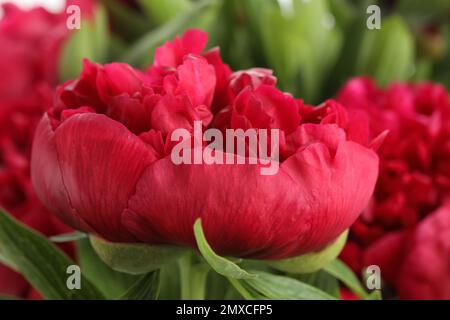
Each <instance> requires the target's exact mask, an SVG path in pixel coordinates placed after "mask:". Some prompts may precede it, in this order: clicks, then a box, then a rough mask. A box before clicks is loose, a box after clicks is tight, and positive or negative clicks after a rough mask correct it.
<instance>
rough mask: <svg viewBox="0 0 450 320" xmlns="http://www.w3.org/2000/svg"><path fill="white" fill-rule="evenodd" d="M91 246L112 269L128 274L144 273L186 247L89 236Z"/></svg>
mask: <svg viewBox="0 0 450 320" xmlns="http://www.w3.org/2000/svg"><path fill="white" fill-rule="evenodd" d="M90 240H91V244H92V248H94V250H95V252H96V253H97V254H98V256H99V257H100V258H101V259H102V260H103V261H104V262H105V263H106V264H107V265H108V266H110V267H111V268H112V269H114V270H116V271H120V272H125V273H129V274H146V273H148V272H150V271H154V270H156V269H159V268H161V267H162V266H163V265H165V264H167V263H171V262H173V261H175V260H177V259H178V258H180V257H181V256H182V255H183V253H185V252H186V248H183V247H177V246H171V245H148V244H145V243H118V242H109V241H106V240H104V239H101V238H98V237H95V236H92V235H91V236H90Z"/></svg>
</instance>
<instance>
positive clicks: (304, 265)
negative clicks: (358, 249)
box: [268, 230, 348, 273]
mask: <svg viewBox="0 0 450 320" xmlns="http://www.w3.org/2000/svg"><path fill="white" fill-rule="evenodd" d="M347 236H348V230H345V231H344V232H343V233H341V235H340V236H339V237H337V239H336V240H334V241H333V242H332V243H331V244H329V245H328V246H326V247H325V248H323V249H322V250H320V251H316V252H310V253H306V254H303V255H300V256H297V257H292V258H288V259H282V260H274V261H269V262H268V264H269V265H270V266H271V267H273V268H275V269H278V270H281V271H285V272H290V273H312V272H316V271H318V270H320V269H322V268H323V267H325V266H326V265H327V264H329V263H330V262H331V261H333V260H334V259H336V258H337V256H338V255H339V253H341V251H342V249H343V248H344V245H345V243H346V241H347Z"/></svg>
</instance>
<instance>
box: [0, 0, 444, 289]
mask: <svg viewBox="0 0 450 320" xmlns="http://www.w3.org/2000/svg"><path fill="white" fill-rule="evenodd" d="M5 3H14V4H15V5H17V6H19V7H20V8H22V9H26V10H27V11H26V12H25V11H22V12H19V11H18V10H16V8H15V7H12V6H5V7H3V8H1V9H0V11H1V12H0V17H2V16H3V18H0V19H2V20H1V21H0V52H1V53H2V54H1V55H0V206H2V207H5V208H6V209H7V210H8V211H10V212H11V213H12V214H14V216H16V217H17V218H18V219H20V220H21V221H23V222H25V223H26V224H28V225H30V226H32V227H33V228H35V229H37V230H39V231H41V232H43V233H45V234H46V235H53V234H58V233H62V232H63V231H64V230H65V229H64V228H63V227H61V226H60V225H59V224H58V223H56V222H54V221H53V218H51V216H50V215H48V213H47V212H46V210H45V209H44V208H43V207H42V206H41V205H40V204H39V202H38V200H37V198H36V196H35V195H34V191H33V190H32V186H31V183H30V179H29V157H30V153H31V144H32V137H33V133H34V129H35V126H36V124H37V122H38V121H39V119H40V117H41V116H42V114H43V113H44V112H45V110H46V106H48V105H50V104H51V101H52V99H53V94H52V90H54V88H55V87H56V85H57V84H58V83H62V82H63V81H66V80H68V79H71V78H75V77H77V76H78V75H79V72H80V70H81V67H82V60H83V58H88V59H90V60H92V61H95V62H99V63H106V62H111V61H122V62H127V63H130V64H132V65H134V66H136V67H139V68H146V67H147V66H148V65H149V64H150V62H151V61H152V60H153V53H154V50H155V48H156V47H158V46H160V45H161V44H162V43H164V42H165V41H167V40H169V39H173V38H174V37H175V36H176V35H180V34H182V33H183V32H184V30H186V29H188V28H200V29H203V30H205V31H207V32H208V33H209V43H208V47H209V48H211V47H216V46H219V47H220V50H221V55H222V58H223V60H224V62H225V63H227V64H229V65H230V66H231V67H232V69H234V70H238V69H247V68H253V67H266V68H270V69H273V70H274V73H275V75H276V76H277V78H278V86H279V87H280V88H281V89H283V90H284V91H288V92H291V93H292V94H293V95H294V96H295V97H299V98H302V99H303V100H304V101H305V102H306V103H308V104H319V103H320V102H322V101H324V100H325V99H328V98H331V97H333V96H335V94H336V92H337V91H338V90H339V88H340V87H341V86H342V85H343V84H344V83H346V82H347V81H348V79H350V78H351V77H354V76H359V75H366V76H370V77H372V78H374V79H375V81H376V82H377V83H378V84H379V85H380V86H386V85H387V84H389V83H391V82H393V81H422V80H431V81H434V82H438V83H442V84H444V85H445V86H446V87H447V89H448V90H449V89H450V63H449V62H450V0H428V1H424V0H379V1H376V0H370V1H366V0H67V1H65V0H0V4H5ZM71 4H76V5H79V6H80V8H81V28H80V29H75V30H69V29H68V28H67V25H66V21H67V18H68V17H69V15H70V13H66V12H64V11H65V8H66V7H67V6H68V5H71ZM370 5H377V6H378V7H379V8H380V14H381V22H380V23H381V24H380V27H381V28H380V29H374V30H370V29H369V28H368V27H367V21H368V19H370V18H371V16H372V15H373V13H372V12H370V13H368V12H367V8H368V7H369V6H370ZM39 6H44V7H45V8H46V9H47V10H49V11H50V13H48V12H45V11H43V10H42V9H33V8H37V7H39ZM30 10H35V11H30ZM3 11H4V12H3ZM49 101H50V102H49ZM43 217H48V218H46V219H47V220H44V218H43ZM86 250H88V249H86ZM86 250H83V248H81V249H80V248H79V250H78V255H79V257H78V258H79V259H80V260H82V256H83V254H81V255H80V252H82V253H83V252H88V253H89V252H90V251H86ZM66 252H68V253H69V255H74V253H73V248H67V249H66ZM86 255H87V254H85V256H86ZM80 256H81V258H80ZM2 268H3V269H2ZM97 269H98V267H97V266H96V267H95V268H92V270H94V271H93V272H94V273H95V275H94V276H93V277H94V278H96V277H97V278H101V275H99V273H101V272H99V271H98V270H97ZM96 270H97V271H96ZM13 274H14V273H12V271H11V270H7V269H6V268H5V267H4V266H2V265H0V294H2V293H6V294H8V295H20V296H24V297H32V298H35V297H37V296H38V295H37V293H36V292H35V291H33V290H32V288H30V286H29V285H28V284H27V283H26V281H25V280H24V279H23V278H21V277H20V276H19V275H14V276H13ZM105 283H106V284H105V286H108V285H109V284H108V283H107V282H105ZM447 283H449V284H450V282H448V280H447ZM107 289H108V290H109V291H111V292H113V291H114V290H112V289H111V288H109V287H108V288H107ZM122 289H123V288H122ZM108 290H106V291H108ZM109 291H108V292H109ZM163 297H164V294H163Z"/></svg>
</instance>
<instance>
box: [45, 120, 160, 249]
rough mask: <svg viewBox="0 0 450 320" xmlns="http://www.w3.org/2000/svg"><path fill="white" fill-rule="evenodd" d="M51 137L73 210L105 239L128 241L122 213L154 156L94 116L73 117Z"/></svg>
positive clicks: (113, 125)
mask: <svg viewBox="0 0 450 320" xmlns="http://www.w3.org/2000/svg"><path fill="white" fill-rule="evenodd" d="M55 138H56V146H57V152H58V160H59V166H60V168H61V172H62V176H63V178H64V186H65V188H66V190H67V193H68V195H69V198H70V203H71V205H72V206H73V208H74V209H75V210H77V212H78V213H79V215H80V217H81V218H82V219H83V220H84V221H86V223H88V224H89V225H90V226H92V228H93V229H94V230H95V231H96V232H97V233H98V234H100V235H101V236H103V237H105V238H106V239H109V240H114V241H126V240H129V241H131V240H133V237H132V236H131V235H130V234H129V233H128V232H126V230H124V228H123V227H122V225H121V213H122V211H123V210H124V209H125V208H126V207H127V202H128V198H129V197H130V196H131V195H132V194H133V193H134V189H135V185H136V181H137V179H138V178H139V176H140V174H141V173H142V170H143V169H144V168H145V167H147V166H148V165H149V164H150V163H152V162H153V161H154V160H155V159H156V158H155V156H154V155H153V154H152V153H151V152H150V151H149V150H148V148H147V146H146V145H145V143H143V142H142V141H141V140H140V139H139V138H137V137H136V136H135V135H133V134H132V133H130V132H129V131H128V130H127V128H125V127H124V126H123V125H122V124H120V123H118V122H116V121H113V120H111V119H109V118H107V117H106V116H103V115H98V114H80V115H75V116H72V117H71V118H70V119H68V120H67V121H65V122H64V123H63V124H61V126H60V127H58V129H57V130H56V132H55ZM38 146H39V144H38ZM50 174H52V173H50V172H48V173H44V174H40V175H41V176H42V175H45V176H46V175H50Z"/></svg>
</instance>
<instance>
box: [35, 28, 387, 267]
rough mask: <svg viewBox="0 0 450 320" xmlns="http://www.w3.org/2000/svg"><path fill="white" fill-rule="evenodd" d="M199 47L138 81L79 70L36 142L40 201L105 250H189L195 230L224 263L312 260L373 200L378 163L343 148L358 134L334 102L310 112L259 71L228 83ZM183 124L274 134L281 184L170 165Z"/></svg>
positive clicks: (183, 46) (186, 45)
mask: <svg viewBox="0 0 450 320" xmlns="http://www.w3.org/2000/svg"><path fill="white" fill-rule="evenodd" d="M205 45H206V35H205V34H204V33H203V32H200V31H196V30H190V31H188V32H186V33H185V34H184V36H183V37H180V38H176V39H175V41H173V42H168V43H166V44H165V45H164V46H163V47H161V48H159V49H158V50H157V52H156V56H155V62H154V64H153V66H152V67H151V68H150V69H149V70H148V72H146V73H143V72H141V71H139V70H134V69H132V68H131V67H130V66H128V65H125V64H118V63H112V64H109V65H104V66H102V65H97V64H93V63H90V62H88V61H86V62H85V65H84V70H83V72H82V73H81V75H80V76H79V78H78V79H76V80H74V81H69V82H68V83H66V84H64V85H63V86H61V87H60V89H59V90H58V93H57V96H56V99H55V100H56V103H55V105H54V107H53V108H52V109H51V110H49V112H47V114H46V115H45V116H44V117H43V119H42V120H41V122H40V124H39V126H38V129H37V133H36V139H35V142H34V147H33V156H32V177H33V183H34V186H35V189H36V190H37V192H38V195H39V197H40V199H41V200H42V201H43V202H44V203H45V205H46V206H47V207H48V208H49V209H51V210H52V211H53V212H55V213H56V214H57V215H58V216H59V217H61V218H62V219H63V220H64V221H65V222H66V223H68V224H69V225H71V226H72V227H74V228H76V229H80V230H83V231H86V232H89V233H94V234H96V235H98V236H101V237H103V238H105V239H106V240H109V241H113V242H143V243H148V244H173V245H180V246H191V247H195V239H194V235H193V229H192V227H193V224H194V221H195V220H196V219H197V218H199V217H201V218H202V224H203V227H204V229H205V234H206V237H207V239H208V241H209V242H210V243H211V246H212V247H213V248H214V249H215V250H216V251H217V252H218V253H219V254H222V255H232V256H239V257H252V258H263V259H281V258H286V257H292V256H296V255H299V254H302V253H305V252H310V251H316V250H319V249H321V248H323V247H324V246H325V245H327V244H329V243H330V242H332V241H333V240H334V239H336V238H337V237H338V236H339V235H340V234H341V233H342V232H343V231H344V230H345V229H346V228H348V227H349V226H350V225H351V224H352V223H353V222H354V221H355V219H356V218H357V217H358V214H359V213H360V212H361V211H362V209H363V208H364V207H365V206H366V205H367V201H368V200H369V198H370V196H371V194H372V191H373V188H374V185H375V181H376V177H377V168H378V158H377V155H376V154H375V152H374V151H372V150H371V149H370V148H369V147H367V146H365V145H362V144H360V143H357V142H355V141H353V138H352V137H355V139H356V138H358V139H359V140H364V139H363V137H362V136H363V135H364V134H365V132H367V131H368V130H366V131H364V130H361V131H358V132H356V131H355V132H352V130H351V127H352V125H351V124H352V119H351V118H350V117H349V116H348V115H347V113H346V111H345V109H344V108H343V107H342V106H341V105H339V104H338V103H336V102H334V101H328V102H326V103H325V104H323V105H322V106H320V107H319V108H313V107H311V106H307V105H304V104H303V103H302V102H301V101H299V100H295V99H293V98H292V97H291V96H290V95H288V94H285V93H282V92H280V91H279V90H278V89H276V88H275V87H274V84H275V78H274V77H273V76H272V74H271V73H270V72H269V71H267V70H261V69H254V70H249V71H242V72H239V73H235V74H231V72H230V70H229V68H228V67H227V66H226V65H224V64H223V63H222V61H221V59H220V56H219V53H218V51H217V49H214V50H213V51H210V52H207V53H205V54H203V53H202V52H203V49H204V47H205ZM223 113H225V114H226V115H225V116H223V117H221V121H220V126H219V125H217V122H216V119H217V117H219V115H221V114H223ZM194 121H200V123H201V124H202V127H203V129H207V128H215V129H219V130H226V128H261V129H264V128H270V129H274V128H275V129H280V130H281V131H282V132H283V138H281V140H280V141H281V145H282V152H283V155H282V159H280V163H279V166H280V168H279V171H278V173H277V174H275V175H271V176H264V175H261V174H260V168H261V166H262V165H261V164H249V163H248V162H246V163H245V164H233V165H226V164H212V165H208V164H204V163H203V164H193V165H188V164H181V165H176V164H174V163H173V162H172V159H171V156H170V154H171V150H172V149H173V142H172V141H171V140H170V137H171V134H172V133H173V132H174V130H176V129H180V128H183V129H186V130H188V131H189V132H191V133H192V131H193V126H194V124H193V122H194ZM216 131H218V130H216ZM353 131H354V130H353ZM365 138H366V140H367V136H366V137H365ZM283 139H284V140H283ZM205 148H207V146H206V145H204V146H203V147H202V150H203V149H205ZM216 153H217V154H223V150H217V151H216Z"/></svg>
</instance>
